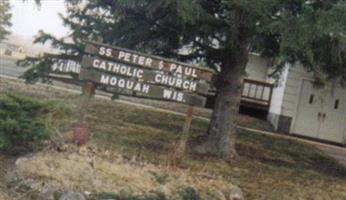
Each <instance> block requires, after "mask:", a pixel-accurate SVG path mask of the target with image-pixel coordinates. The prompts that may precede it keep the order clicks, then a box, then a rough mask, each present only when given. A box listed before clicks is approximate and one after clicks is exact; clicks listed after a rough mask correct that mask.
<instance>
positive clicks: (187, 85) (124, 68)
mask: <svg viewBox="0 0 346 200" xmlns="http://www.w3.org/2000/svg"><path fill="white" fill-rule="evenodd" d="M82 66H83V68H93V69H96V70H99V71H103V72H107V73H109V74H115V75H121V76H126V77H130V78H136V79H138V80H145V81H146V82H149V83H153V84H157V85H162V86H167V87H173V88H177V89H181V90H184V91H189V92H194V93H199V94H208V91H209V84H206V83H202V82H200V81H198V80H188V79H182V78H180V77H177V76H172V75H167V74H166V73H162V72H161V71H154V70H149V69H147V68H139V67H136V66H130V65H128V64H123V63H120V62H116V61H108V60H104V59H100V58H98V57H87V56H84V57H83V61H82Z"/></svg>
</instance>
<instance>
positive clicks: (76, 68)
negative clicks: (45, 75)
mask: <svg viewBox="0 0 346 200" xmlns="http://www.w3.org/2000/svg"><path fill="white" fill-rule="evenodd" d="M80 70H81V65H80V64H79V63H78V62H76V61H73V60H62V59H61V60H58V61H57V62H55V63H54V64H53V65H52V66H51V73H53V74H54V73H55V74H70V73H72V74H79V73H80Z"/></svg>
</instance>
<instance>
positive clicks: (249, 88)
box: [241, 78, 274, 110]
mask: <svg viewBox="0 0 346 200" xmlns="http://www.w3.org/2000/svg"><path fill="white" fill-rule="evenodd" d="M273 87H274V85H273V84H271V83H268V82H265V81H258V80H253V79H248V78H245V79H244V80H243V89H242V95H241V105H242V106H249V107H254V108H258V109H264V110H269V107H270V104H271V99H272V94H273Z"/></svg>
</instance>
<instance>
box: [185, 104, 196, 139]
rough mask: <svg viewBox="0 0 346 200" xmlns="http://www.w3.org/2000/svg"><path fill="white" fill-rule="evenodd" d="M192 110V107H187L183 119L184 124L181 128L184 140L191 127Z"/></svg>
mask: <svg viewBox="0 0 346 200" xmlns="http://www.w3.org/2000/svg"><path fill="white" fill-rule="evenodd" d="M193 109H194V107H193V106H191V105H189V107H188V108H187V113H186V118H185V123H184V128H183V137H186V138H187V137H188V135H189V131H190V127H191V122H192V115H193Z"/></svg>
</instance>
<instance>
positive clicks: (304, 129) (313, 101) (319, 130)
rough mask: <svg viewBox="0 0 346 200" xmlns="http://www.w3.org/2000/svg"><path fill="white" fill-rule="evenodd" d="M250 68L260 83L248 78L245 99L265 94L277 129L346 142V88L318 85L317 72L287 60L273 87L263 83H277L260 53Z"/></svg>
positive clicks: (270, 119) (251, 61) (256, 97)
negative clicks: (252, 82)
mask: <svg viewBox="0 0 346 200" xmlns="http://www.w3.org/2000/svg"><path fill="white" fill-rule="evenodd" d="M246 71H247V74H248V78H249V79H250V82H251V80H256V81H258V82H259V84H257V87H256V86H253V85H256V81H255V83H254V84H253V85H251V83H248V82H247V81H246V79H245V81H244V88H243V97H242V101H243V102H244V101H245V102H246V101H247V98H248V96H249V97H250V100H251V97H255V98H254V100H256V99H260V97H262V96H264V97H263V98H262V99H264V100H265V101H264V102H268V101H269V102H268V103H266V104H268V107H267V109H268V115H267V119H268V120H269V121H270V122H271V123H272V124H273V126H274V127H275V129H276V131H278V132H281V133H287V134H296V135H300V136H305V137H310V138H315V139H320V140H324V141H330V142H335V143H340V144H346V89H345V88H341V87H331V86H326V87H325V88H324V89H316V88H314V87H313V85H312V81H313V75H312V74H311V73H309V72H307V71H306V70H305V68H304V67H303V66H302V65H300V64H295V65H289V64H287V66H286V68H285V69H284V70H283V72H282V74H281V77H280V78H279V80H278V81H277V84H276V85H275V86H274V85H273V89H272V91H271V90H270V87H269V86H270V85H268V87H267V88H265V85H263V84H260V83H262V82H264V83H265V82H269V83H274V80H272V79H271V78H269V76H268V74H269V72H270V67H269V62H267V61H266V59H264V58H261V57H259V56H257V55H251V56H250V59H249V64H248V66H247V68H246ZM258 85H259V87H262V88H264V89H259V87H258ZM261 85H262V86H261ZM258 91H259V92H258ZM263 91H264V92H263ZM257 105H258V104H257Z"/></svg>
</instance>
